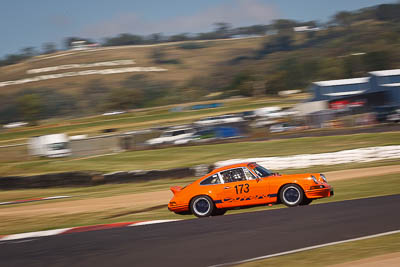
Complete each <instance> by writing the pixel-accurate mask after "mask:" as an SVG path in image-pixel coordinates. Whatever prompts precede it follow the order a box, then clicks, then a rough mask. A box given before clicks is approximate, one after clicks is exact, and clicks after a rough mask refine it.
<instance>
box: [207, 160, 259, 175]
mask: <svg viewBox="0 0 400 267" xmlns="http://www.w3.org/2000/svg"><path fill="white" fill-rule="evenodd" d="M251 163H255V162H241V163H236V164H230V165H226V166H223V167H219V168H216V169H215V170H213V171H212V172H210V173H209V174H214V173H217V172H220V171H225V170H229V169H232V168H238V167H247V166H248V165H249V164H251Z"/></svg>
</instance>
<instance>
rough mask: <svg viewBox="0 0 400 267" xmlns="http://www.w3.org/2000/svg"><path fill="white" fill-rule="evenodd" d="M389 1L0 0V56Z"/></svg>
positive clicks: (313, 16)
mask: <svg viewBox="0 0 400 267" xmlns="http://www.w3.org/2000/svg"><path fill="white" fill-rule="evenodd" d="M393 2H395V0H388V1H385V0H381V1H378V0H302V1H301V0H200V1H199V0H197V1H191V0H168V1H167V0H142V1H138V0H112V1H106V0H2V1H1V9H0V36H1V41H0V57H2V56H4V55H5V54H7V53H16V52H18V51H19V50H20V49H21V48H23V47H28V46H34V47H36V48H38V49H40V48H41V45H42V44H43V43H45V42H54V43H56V44H57V46H58V47H59V48H61V47H62V40H63V39H64V38H65V37H69V36H80V37H88V38H94V39H97V40H101V38H103V37H110V36H115V35H117V34H119V33H124V32H129V33H135V34H151V33H156V32H162V33H165V34H174V33H182V32H194V33H195V32H201V31H208V30H210V29H212V24H213V23H214V22H222V21H223V22H229V23H231V24H232V25H234V26H244V25H252V24H268V23H269V22H270V21H271V20H274V19H278V18H287V19H295V20H299V21H308V20H319V21H326V20H328V19H329V18H330V17H331V16H332V15H333V14H334V13H336V12H337V11H341V10H356V9H359V8H363V7H368V6H372V5H376V4H382V3H393Z"/></svg>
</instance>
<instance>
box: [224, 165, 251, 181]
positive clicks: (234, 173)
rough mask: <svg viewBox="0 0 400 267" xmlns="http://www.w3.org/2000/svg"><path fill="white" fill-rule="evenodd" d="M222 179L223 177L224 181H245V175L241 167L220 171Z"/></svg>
mask: <svg viewBox="0 0 400 267" xmlns="http://www.w3.org/2000/svg"><path fill="white" fill-rule="evenodd" d="M221 176H222V179H224V183H232V182H238V181H245V180H246V175H245V174H244V171H243V169H242V168H237V169H231V170H227V171H223V172H221Z"/></svg>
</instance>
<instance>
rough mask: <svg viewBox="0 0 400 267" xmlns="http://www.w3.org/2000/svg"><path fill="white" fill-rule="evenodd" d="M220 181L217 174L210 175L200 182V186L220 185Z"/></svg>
mask: <svg viewBox="0 0 400 267" xmlns="http://www.w3.org/2000/svg"><path fill="white" fill-rule="evenodd" d="M220 183H221V181H220V179H219V177H218V175H217V174H214V175H211V176H210V177H208V178H206V179H204V180H203V181H201V182H200V184H201V185H211V184H220Z"/></svg>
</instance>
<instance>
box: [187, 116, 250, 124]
mask: <svg viewBox="0 0 400 267" xmlns="http://www.w3.org/2000/svg"><path fill="white" fill-rule="evenodd" d="M241 121H243V118H242V117H240V116H238V115H233V114H228V115H222V116H215V117H207V118H204V119H201V120H198V121H196V122H195V123H194V124H195V125H197V126H210V125H217V124H224V123H235V122H241Z"/></svg>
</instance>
